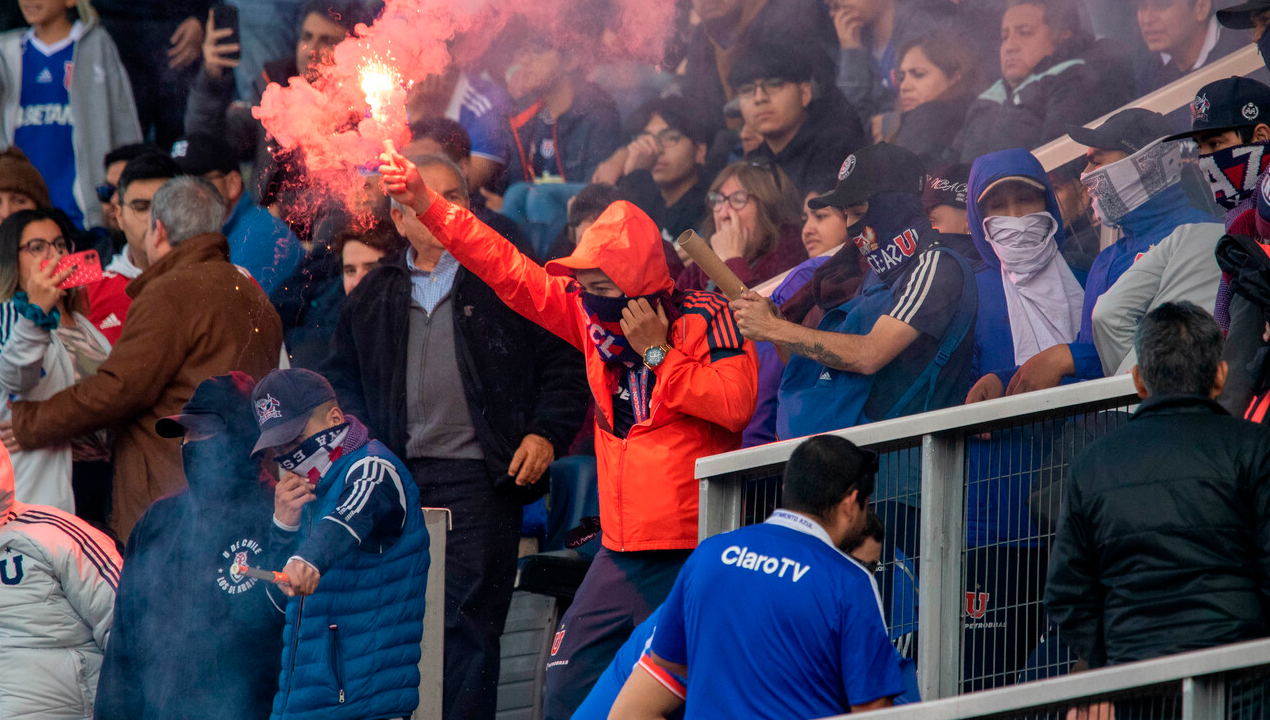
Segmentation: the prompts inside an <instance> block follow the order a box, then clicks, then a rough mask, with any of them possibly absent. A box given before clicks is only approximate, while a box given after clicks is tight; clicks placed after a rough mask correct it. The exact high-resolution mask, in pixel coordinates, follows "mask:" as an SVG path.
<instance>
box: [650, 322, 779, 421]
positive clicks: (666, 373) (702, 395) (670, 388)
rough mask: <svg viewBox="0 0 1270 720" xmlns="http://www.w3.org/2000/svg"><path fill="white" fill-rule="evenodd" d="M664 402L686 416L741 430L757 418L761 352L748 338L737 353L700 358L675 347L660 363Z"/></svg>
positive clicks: (658, 373)
mask: <svg viewBox="0 0 1270 720" xmlns="http://www.w3.org/2000/svg"><path fill="white" fill-rule="evenodd" d="M656 373H657V383H658V385H660V386H662V387H663V388H664V389H663V391H662V396H661V398H662V402H664V403H666V404H667V405H668V406H669V407H670V408H671V409H673V410H677V411H679V412H681V413H683V414H685V415H692V416H693V417H698V418H701V419H702V420H706V421H708V422H712V423H714V424H716V425H720V426H722V427H724V428H727V429H728V430H730V431H732V432H741V431H742V430H744V429H745V426H746V425H749V424H750V418H752V417H754V407H755V405H756V403H757V398H758V355H757V353H756V352H755V350H754V343H752V342H750V341H748V340H747V341H745V345H744V346H743V347H742V352H741V353H740V354H738V355H733V356H731V357H727V358H723V359H721V360H714V361H711V360H710V359H709V358H708V357H707V358H703V359H701V360H698V359H696V358H693V357H689V356H688V355H686V354H685V353H683V352H681V351H679V350H678V349H676V348H671V350H670V352H668V353H666V359H665V360H664V361H662V363H661V365H658V366H657V370H656Z"/></svg>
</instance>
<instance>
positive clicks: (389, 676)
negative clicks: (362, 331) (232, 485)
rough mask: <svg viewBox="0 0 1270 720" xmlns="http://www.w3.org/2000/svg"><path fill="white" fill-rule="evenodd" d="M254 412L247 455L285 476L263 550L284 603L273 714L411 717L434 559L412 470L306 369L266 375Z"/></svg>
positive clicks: (336, 718) (284, 719) (288, 718)
mask: <svg viewBox="0 0 1270 720" xmlns="http://www.w3.org/2000/svg"><path fill="white" fill-rule="evenodd" d="M252 408H253V410H254V411H255V413H256V423H257V425H259V426H260V439H259V440H257V441H256V445H255V448H254V450H253V451H252V455H254V456H260V455H262V454H263V455H265V456H268V457H272V458H273V460H274V461H275V462H277V464H278V469H279V472H280V474H281V476H282V478H281V481H280V482H279V483H278V485H277V487H276V488H275V489H274V514H273V525H274V528H273V538H272V539H271V547H272V552H273V557H274V558H276V561H275V564H276V565H281V564H283V562H284V560H283V559H284V558H285V565H284V567H283V569H282V571H283V573H284V574H286V576H287V582H285V583H283V584H281V585H280V588H281V590H282V592H283V593H284V594H285V595H287V597H289V598H290V600H288V601H287V603H286V626H285V628H284V629H283V634H282V643H283V647H282V666H281V668H282V669H281V673H280V674H279V676H278V688H277V694H276V695H275V696H274V701H273V712H272V714H271V715H270V718H271V719H272V720H306V719H308V718H313V719H314V720H316V719H317V718H322V719H323V720H378V719H379V718H393V717H406V716H409V715H410V714H411V713H412V712H414V710H415V708H416V707H418V705H419V658H420V648H419V642H420V640H421V639H422V638H423V610H424V588H425V586H426V585H427V584H428V565H429V562H430V556H429V555H428V542H429V538H428V530H427V528H425V527H424V524H423V511H422V510H420V509H419V491H418V489H416V487H415V484H414V482H413V481H412V479H411V477H410V471H409V470H407V469H406V467H405V465H403V464H402V462H401V461H400V460H398V459H397V457H396V456H395V455H393V454H392V453H391V452H390V451H389V450H388V448H386V447H384V445H383V444H382V443H380V442H379V441H378V440H371V439H370V436H369V433H368V431H367V430H366V426H365V425H363V424H362V423H361V421H359V420H358V419H357V418H355V417H353V416H352V415H345V414H344V411H343V410H341V409H340V406H339V404H338V402H337V401H336V399H335V390H333V389H332V388H331V385H330V383H328V382H327V381H326V380H325V379H323V378H322V376H321V375H318V374H317V373H315V372H312V371H310V370H302V369H298V368H297V369H290V370H275V371H274V372H271V373H269V374H268V375H266V376H265V378H264V379H263V380H261V381H260V384H259V385H257V386H256V389H255V390H254V391H253V392H252Z"/></svg>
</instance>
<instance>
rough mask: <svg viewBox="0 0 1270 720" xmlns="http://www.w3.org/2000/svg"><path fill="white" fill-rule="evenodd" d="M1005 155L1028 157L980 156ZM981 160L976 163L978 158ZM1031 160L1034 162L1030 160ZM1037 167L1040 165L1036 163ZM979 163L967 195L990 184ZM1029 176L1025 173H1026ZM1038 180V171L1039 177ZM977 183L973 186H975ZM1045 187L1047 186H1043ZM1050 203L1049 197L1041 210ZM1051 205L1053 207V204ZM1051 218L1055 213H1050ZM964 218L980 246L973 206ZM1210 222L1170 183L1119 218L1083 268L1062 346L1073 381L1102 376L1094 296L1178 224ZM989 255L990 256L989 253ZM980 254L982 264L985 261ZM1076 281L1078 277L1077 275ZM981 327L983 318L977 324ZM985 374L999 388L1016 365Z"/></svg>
mask: <svg viewBox="0 0 1270 720" xmlns="http://www.w3.org/2000/svg"><path fill="white" fill-rule="evenodd" d="M1006 153H1020V154H1023V155H1028V156H1030V154H1029V153H1027V152H1026V151H1024V150H1006V151H1003V152H1001V153H993V154H992V155H987V156H984V157H985V158H992V157H996V156H998V155H1005V154H1006ZM983 159H984V158H981V159H980V160H983ZM1032 162H1034V163H1036V160H1035V158H1033V159H1032ZM1036 167H1037V168H1038V169H1039V168H1040V164H1039V163H1036ZM979 168H980V161H976V162H975V166H974V169H972V170H971V172H970V190H969V192H970V197H975V193H976V192H982V189H981V188H983V187H986V186H987V183H988V182H990V180H988V179H987V177H986V176H984V177H978V176H977V175H976V172H977V171H979ZM1005 174H1020V173H1017V172H1009V173H1005ZM992 176H993V177H1002V176H1003V174H997V173H996V172H995V171H994V172H992ZM1029 176H1031V174H1029ZM1043 178H1044V172H1043V171H1042V172H1041V177H1040V178H1038V179H1043ZM976 181H977V182H976ZM1046 187H1049V183H1048V182H1046ZM1050 203H1054V200H1053V194H1052V193H1051V195H1050V200H1049V201H1048V202H1047V206H1048V205H1049V204H1050ZM1054 204H1055V208H1056V207H1057V204H1056V203H1054ZM1051 212H1054V213H1055V217H1058V215H1057V209H1054V210H1051ZM967 214H968V217H969V220H970V230H971V232H972V233H973V232H976V229H977V231H978V233H979V234H978V235H976V236H975V241H976V243H980V236H981V235H982V233H983V218H982V217H981V216H980V214H979V211H978V208H977V207H975V204H974V203H973V202H972V203H970V205H969V206H968V207H967ZM1212 221H1213V219H1212V218H1211V217H1210V216H1209V215H1208V214H1206V213H1204V212H1203V211H1201V210H1198V209H1196V208H1195V207H1194V206H1192V205H1191V204H1190V201H1189V200H1188V199H1187V197H1186V192H1185V191H1184V190H1182V185H1181V183H1180V182H1178V183H1174V184H1173V185H1171V186H1169V187H1168V188H1166V189H1164V190H1163V191H1161V192H1159V193H1157V194H1156V195H1154V196H1152V197H1151V199H1149V200H1147V201H1146V202H1145V203H1143V204H1142V205H1140V206H1138V207H1137V208H1136V209H1134V210H1133V211H1132V212H1130V213H1129V214H1128V215H1125V216H1124V217H1123V218H1121V220H1120V229H1121V238H1120V239H1119V240H1117V241H1116V242H1115V244H1113V245H1112V246H1111V247H1108V248H1106V249H1105V250H1103V251H1102V252H1100V253H1098V257H1096V258H1094V264H1093V266H1092V267H1091V268H1090V269H1089V277H1088V278H1087V279H1086V281H1085V304H1084V307H1083V308H1082V310H1081V320H1080V332H1079V333H1077V335H1076V341H1075V342H1072V343H1069V344H1068V346H1067V347H1068V348H1069V349H1070V350H1071V353H1072V360H1073V362H1074V363H1075V366H1076V372H1075V374H1074V375H1073V376H1072V377H1073V379H1074V380H1094V379H1096V378H1100V377H1102V376H1103V372H1102V363H1101V362H1100V361H1099V359H1098V351H1097V349H1095V347H1094V328H1093V312H1094V305H1095V304H1096V303H1097V302H1098V298H1099V297H1101V296H1102V294H1103V293H1104V292H1106V291H1107V289H1108V288H1110V287H1111V286H1112V285H1114V284H1115V282H1116V281H1117V280H1119V279H1120V276H1121V275H1122V274H1124V271H1125V270H1128V269H1129V266H1130V265H1132V264H1133V263H1134V261H1135V260H1137V259H1138V258H1139V257H1141V255H1142V254H1143V253H1145V252H1146V251H1147V250H1150V249H1151V248H1152V247H1155V246H1156V245H1157V244H1158V243H1159V242H1160V241H1161V240H1163V239H1164V238H1166V237H1168V236H1169V235H1171V234H1172V233H1173V231H1174V230H1176V229H1177V228H1178V226H1180V225H1186V224H1190V223H1203V222H1212ZM1058 237H1059V238H1062V230H1059V235H1058ZM1062 243H1063V240H1062V239H1060V240H1059V249H1060V250H1061V249H1062ZM986 244H987V243H986V241H985V242H983V243H980V251H981V252H983V246H984V245H986ZM993 257H995V255H993ZM987 261H988V260H987V257H986V255H985V262H987ZM1077 277H1078V278H1079V276H1077ZM983 297H984V296H983V291H982V290H980V298H981V300H980V302H981V303H982V302H983V300H982V298H983ZM1002 297H1003V300H1002V302H1004V296H1002ZM979 312H980V318H983V317H984V309H983V308H982V307H981V308H980V311H979ZM980 324H981V325H983V324H984V322H983V320H981V321H980ZM981 369H982V370H984V371H985V372H993V373H996V375H997V376H999V377H1000V378H1001V383H1002V384H1003V385H1009V383H1010V380H1011V379H1013V377H1014V373H1015V371H1017V370H1018V368H1017V367H1014V368H1008V366H1007V369H1005V370H1002V369H1001V368H994V367H992V366H991V365H989V366H988V367H981Z"/></svg>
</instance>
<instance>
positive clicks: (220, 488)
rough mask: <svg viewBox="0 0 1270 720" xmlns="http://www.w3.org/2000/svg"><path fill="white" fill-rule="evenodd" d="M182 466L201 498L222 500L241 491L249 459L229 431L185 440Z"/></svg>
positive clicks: (193, 489)
mask: <svg viewBox="0 0 1270 720" xmlns="http://www.w3.org/2000/svg"><path fill="white" fill-rule="evenodd" d="M181 466H182V467H183V468H184V469H185V481H186V483H187V484H189V486H190V493H192V494H193V495H194V496H195V497H196V498H198V499H199V500H201V501H206V500H218V499H223V498H227V497H230V496H232V495H234V494H235V493H236V492H239V488H240V486H242V485H243V480H244V475H245V474H248V473H249V470H248V466H249V461H248V460H247V459H246V455H245V453H244V449H243V448H235V447H233V444H232V443H231V442H230V440H229V436H228V434H226V433H218V434H216V435H213V436H212V437H210V438H207V439H206V440H194V441H186V442H185V443H182V444H181Z"/></svg>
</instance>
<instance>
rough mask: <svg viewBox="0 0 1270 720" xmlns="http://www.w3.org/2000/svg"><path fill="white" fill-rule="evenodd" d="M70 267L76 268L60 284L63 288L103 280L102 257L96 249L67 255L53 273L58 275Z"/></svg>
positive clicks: (81, 285) (67, 288) (68, 288)
mask: <svg viewBox="0 0 1270 720" xmlns="http://www.w3.org/2000/svg"><path fill="white" fill-rule="evenodd" d="M69 267H74V268H75V270H74V271H72V272H71V274H70V275H68V276H67V278H66V279H65V280H63V281H62V282H61V283H59V284H58V287H60V288H61V289H63V290H70V289H71V288H77V287H83V286H85V285H92V284H93V283H95V282H101V259H100V258H98V257H97V251H96V250H85V251H83V252H77V253H72V254H70V255H67V256H66V257H64V258H62V259H61V261H59V262H58V263H57V267H56V268H54V269H53V274H54V275H56V274H57V273H60V272H62V271H63V270H65V269H66V268H69Z"/></svg>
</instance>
